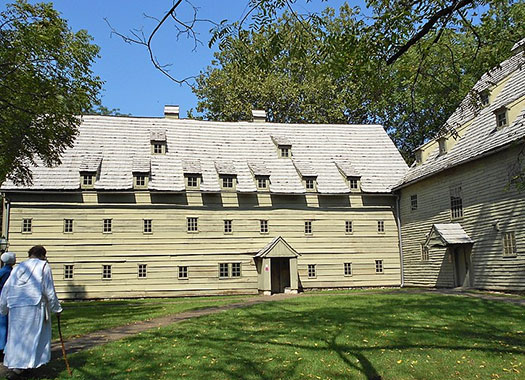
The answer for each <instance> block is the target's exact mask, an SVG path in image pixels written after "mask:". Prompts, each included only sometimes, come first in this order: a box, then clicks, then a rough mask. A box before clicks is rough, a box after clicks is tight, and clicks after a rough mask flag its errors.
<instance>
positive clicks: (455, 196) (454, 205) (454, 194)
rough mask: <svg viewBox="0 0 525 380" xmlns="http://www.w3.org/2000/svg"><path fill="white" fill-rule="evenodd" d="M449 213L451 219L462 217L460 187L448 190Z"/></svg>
mask: <svg viewBox="0 0 525 380" xmlns="http://www.w3.org/2000/svg"><path fill="white" fill-rule="evenodd" d="M450 213H451V217H452V219H457V218H461V217H463V196H462V191H461V186H456V187H453V188H451V189H450Z"/></svg>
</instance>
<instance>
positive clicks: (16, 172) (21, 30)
mask: <svg viewBox="0 0 525 380" xmlns="http://www.w3.org/2000/svg"><path fill="white" fill-rule="evenodd" d="M0 25H1V27H0V62H1V64H0V142H1V144H2V147H3V148H4V149H2V151H1V152H0V183H2V182H3V181H4V180H5V179H6V178H9V179H11V180H13V181H14V182H15V183H30V182H31V173H30V171H29V170H28V165H29V164H35V163H36V164H39V165H42V164H43V165H46V166H52V165H56V164H58V163H60V155H61V153H62V152H63V151H64V150H65V149H66V148H67V147H70V146H72V144H73V141H74V137H75V135H76V133H77V127H78V125H79V123H80V119H79V116H80V115H82V114H83V113H85V112H86V111H88V110H89V109H90V108H91V106H92V104H94V103H95V102H96V100H97V95H98V92H99V90H100V88H101V85H102V82H101V81H100V79H99V78H98V77H97V76H95V75H94V74H93V72H92V71H91V68H90V67H91V64H92V63H93V62H94V60H95V58H96V57H97V54H98V51H99V48H98V47H97V46H96V45H93V44H92V43H91V37H90V36H89V35H88V34H87V32H85V31H79V32H77V33H73V32H72V31H71V30H70V29H69V27H68V26H67V23H66V21H65V20H63V19H61V18H60V17H59V14H58V12H57V11H55V10H54V9H53V7H52V5H51V4H46V3H42V4H35V5H32V4H29V3H27V1H25V0H19V1H17V2H15V3H13V4H8V5H7V9H6V10H5V11H4V12H2V13H0Z"/></svg>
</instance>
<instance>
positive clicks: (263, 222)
mask: <svg viewBox="0 0 525 380" xmlns="http://www.w3.org/2000/svg"><path fill="white" fill-rule="evenodd" d="M259 224H260V230H259V231H260V232H261V234H267V233H268V221H267V220H260V221H259Z"/></svg>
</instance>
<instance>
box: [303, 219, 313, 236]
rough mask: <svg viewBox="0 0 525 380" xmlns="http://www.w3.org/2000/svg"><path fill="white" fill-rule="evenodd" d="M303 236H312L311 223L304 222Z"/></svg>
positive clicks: (308, 221) (309, 221)
mask: <svg viewBox="0 0 525 380" xmlns="http://www.w3.org/2000/svg"><path fill="white" fill-rule="evenodd" d="M304 234H305V235H312V234H313V228H312V221H311V220H305V221H304Z"/></svg>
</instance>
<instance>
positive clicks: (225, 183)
mask: <svg viewBox="0 0 525 380" xmlns="http://www.w3.org/2000/svg"><path fill="white" fill-rule="evenodd" d="M222 187H223V188H224V189H233V177H222Z"/></svg>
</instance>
